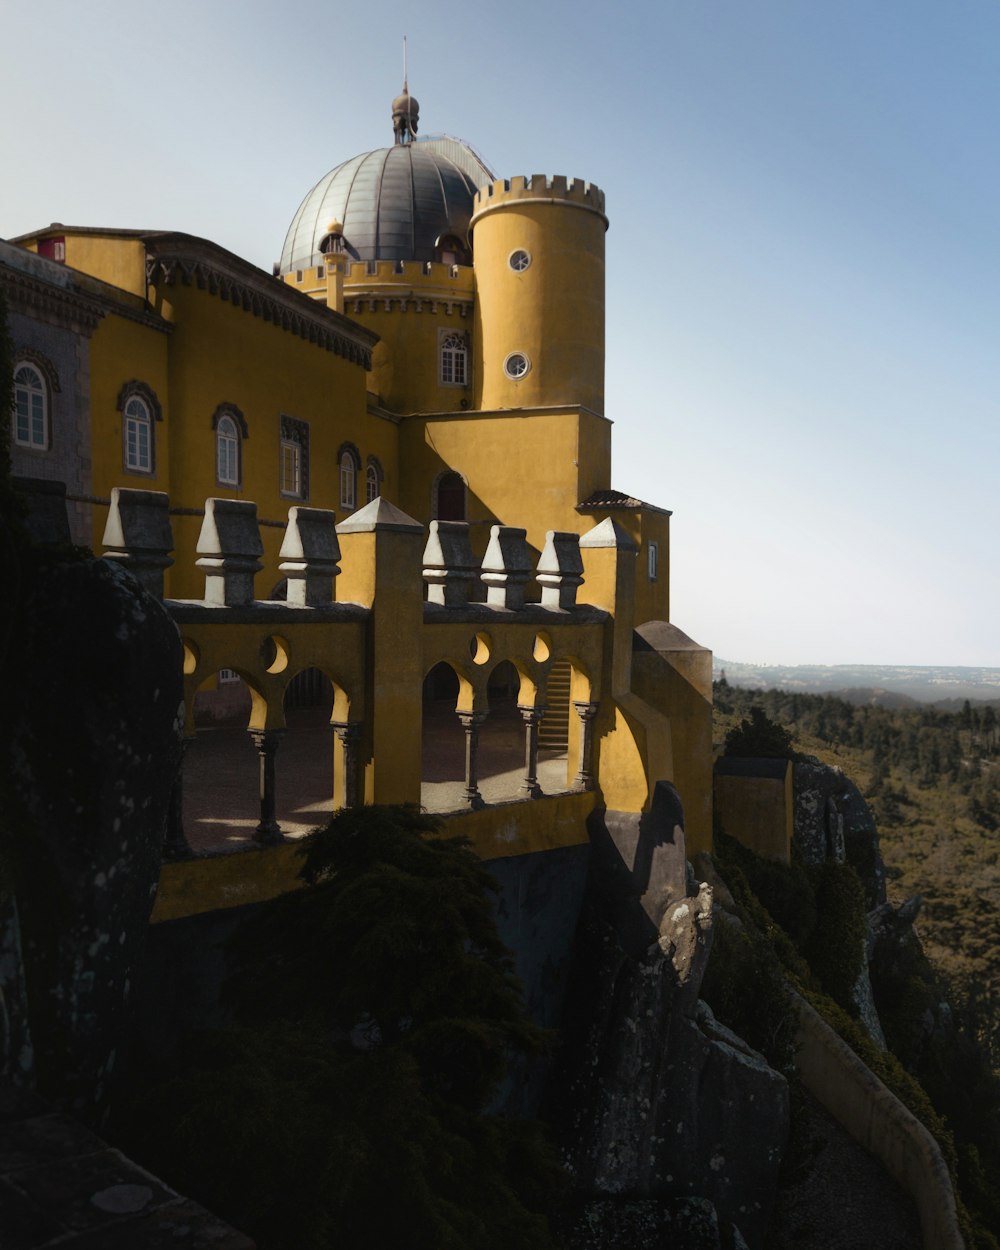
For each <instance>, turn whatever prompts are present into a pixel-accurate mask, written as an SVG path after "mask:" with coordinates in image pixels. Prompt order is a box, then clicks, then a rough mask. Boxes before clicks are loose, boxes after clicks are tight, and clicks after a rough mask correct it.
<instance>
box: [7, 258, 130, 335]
mask: <svg viewBox="0 0 1000 1250" xmlns="http://www.w3.org/2000/svg"><path fill="white" fill-rule="evenodd" d="M0 280H2V284H3V288H4V291H5V292H6V294H7V298H8V300H9V302H10V311H11V312H15V313H21V314H23V315H26V316H33V317H37V318H38V320H40V321H47V322H49V323H51V324H55V325H60V326H66V327H68V328H70V329H73V330H78V331H79V332H80V333H82V334H86V335H88V336H89V335H91V334H93V333H94V331H95V330H96V329H97V327H98V326H99V325H100V324H101V320H102V318H103V317H104V316H105V314H106V311H107V310H106V309H104V308H102V307H101V305H100V304H99V303H98V301H97V300H96V299H88V298H87V297H86V296H82V295H78V294H77V293H76V292H75V291H68V290H66V289H65V288H64V287H57V286H52V285H51V284H49V283H48V282H42V281H39V280H38V279H36V278H34V277H32V276H31V275H30V274H26V273H19V272H17V271H16V270H12V269H6V268H5V269H3V271H2V278H0ZM115 311H117V309H116V310H115Z"/></svg>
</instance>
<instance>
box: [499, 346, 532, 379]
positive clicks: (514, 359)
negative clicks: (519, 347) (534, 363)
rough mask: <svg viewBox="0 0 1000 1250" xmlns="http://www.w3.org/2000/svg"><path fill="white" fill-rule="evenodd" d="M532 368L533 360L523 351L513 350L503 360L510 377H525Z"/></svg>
mask: <svg viewBox="0 0 1000 1250" xmlns="http://www.w3.org/2000/svg"><path fill="white" fill-rule="evenodd" d="M530 368H531V362H530V361H529V360H528V357H527V356H525V355H524V353H523V352H511V354H510V355H509V356H508V357H507V359H506V360H505V361H504V362H503V371H504V373H506V375H507V376H508V377H509V378H523V377H524V375H525V374H526V373H527V372H528V370H529V369H530Z"/></svg>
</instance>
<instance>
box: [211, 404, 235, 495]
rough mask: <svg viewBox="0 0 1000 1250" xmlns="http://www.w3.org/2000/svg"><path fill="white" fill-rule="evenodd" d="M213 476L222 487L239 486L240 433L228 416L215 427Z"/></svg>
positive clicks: (221, 419)
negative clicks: (214, 466)
mask: <svg viewBox="0 0 1000 1250" xmlns="http://www.w3.org/2000/svg"><path fill="white" fill-rule="evenodd" d="M215 464H216V470H215V475H216V477H217V478H218V480H219V484H220V485H222V486H239V484H240V432H239V430H238V429H237V428H236V422H235V421H234V420H233V418H232V417H230V416H223V417H220V418H219V423H218V425H217V426H216V427H215Z"/></svg>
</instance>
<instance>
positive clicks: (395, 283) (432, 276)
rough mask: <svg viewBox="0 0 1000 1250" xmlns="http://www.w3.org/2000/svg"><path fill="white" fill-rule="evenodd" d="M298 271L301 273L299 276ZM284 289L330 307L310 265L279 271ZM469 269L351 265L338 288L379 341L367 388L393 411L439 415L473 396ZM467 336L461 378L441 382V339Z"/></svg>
mask: <svg viewBox="0 0 1000 1250" xmlns="http://www.w3.org/2000/svg"><path fill="white" fill-rule="evenodd" d="M299 275H301V277H300V276H299ZM284 280H285V282H286V283H288V285H289V286H292V287H294V288H295V289H296V290H298V291H302V292H303V293H304V294H306V295H310V296H311V297H312V298H314V299H319V300H322V301H323V302H324V303H327V304H328V305H330V306H331V307H332V306H334V303H335V302H336V300H335V297H333V303H331V288H330V284H329V281H328V277H327V275H326V274H323V275H322V277H321V276H320V271H319V270H318V269H316V268H314V267H309V268H307V269H305V270H297V271H293V272H291V273H288V274H285V275H284ZM472 301H473V282H472V268H471V267H470V266H468V265H442V264H438V263H430V262H428V263H424V262H420V261H406V262H395V261H378V262H376V263H375V264H374V265H373V266H371V267H370V266H369V265H368V264H367V263H366V262H357V261H355V262H351V263H349V264H348V265H347V273H346V276H345V278H344V285H343V308H342V309H340V310H339V311H343V312H346V313H347V315H348V316H349V317H351V318H352V320H354V321H357V322H358V324H359V325H363V326H365V327H366V328H367V329H369V330H373V331H374V332H375V333H376V334H378V335H379V338H380V342H379V343H378V344H377V345H376V347H375V350H374V352H373V353H372V369H371V373H370V375H369V387H370V389H371V390H372V391H373V392H374V393H375V394H377V395H378V397H379V402H380V403H381V404H382V405H383V406H384V407H386V408H389V409H391V410H392V411H393V412H398V413H411V412H442V411H451V410H454V409H459V408H461V406H462V402H463V400H464V401H465V402H466V404H471V401H472V381H471V379H472V328H473V326H472V315H471V308H472ZM450 331H457V332H458V333H460V334H464V335H466V336H467V338H468V346H469V352H468V358H467V381H466V383H465V384H464V385H456V384H453V383H449V384H447V385H445V384H444V383H442V381H441V377H440V356H441V353H440V341H441V336H442V335H443V334H446V333H448V332H450Z"/></svg>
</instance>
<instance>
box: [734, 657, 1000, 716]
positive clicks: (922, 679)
mask: <svg viewBox="0 0 1000 1250" xmlns="http://www.w3.org/2000/svg"><path fill="white" fill-rule="evenodd" d="M723 673H725V676H726V680H727V681H728V682H729V683H730V684H731V685H733V686H741V687H744V688H747V689H751V690H784V691H786V692H788V693H789V694H836V695H838V696H839V697H840V698H842V699H846V700H847V701H848V702H850V703H853V704H855V705H856V706H863V705H865V704H877V705H880V706H882V707H905V706H906V705H907V702H908V701H909V700H913V701H914V702H917V703H935V704H937V703H944V702H945V701H949V700H950V701H956V706H955V710H957V709H958V708H960V707H961V704H962V701H964V700H965V699H968V700H969V701H970V703H971V702H976V703H992V704H994V705H997V706H1000V668H962V667H951V668H934V667H927V668H921V667H919V666H908V665H881V664H787V665H785V664H744V663H743V662H741V661H740V660H724V659H722V658H721V657H719V656H716V658H715V670H714V676H715V679H716V680H718V679H719V678H721V677H722V675H723ZM900 699H901V701H899V700H900Z"/></svg>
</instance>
